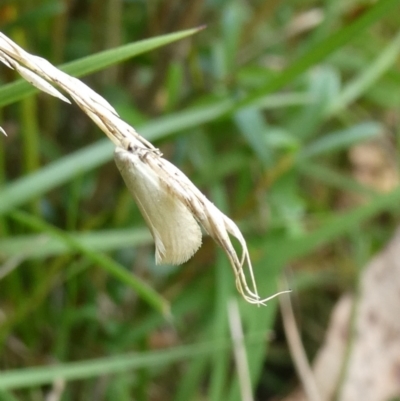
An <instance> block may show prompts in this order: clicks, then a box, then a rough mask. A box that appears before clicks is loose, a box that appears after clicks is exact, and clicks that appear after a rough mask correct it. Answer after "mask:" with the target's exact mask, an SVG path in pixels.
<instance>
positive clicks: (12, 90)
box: [0, 27, 203, 107]
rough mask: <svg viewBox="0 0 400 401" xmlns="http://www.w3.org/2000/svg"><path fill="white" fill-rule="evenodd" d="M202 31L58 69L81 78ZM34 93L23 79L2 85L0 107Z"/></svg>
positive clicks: (158, 39) (166, 37) (160, 38)
mask: <svg viewBox="0 0 400 401" xmlns="http://www.w3.org/2000/svg"><path fill="white" fill-rule="evenodd" d="M202 29H203V27H200V28H194V29H188V30H185V31H181V32H175V33H170V34H167V35H162V36H157V37H155V38H150V39H145V40H141V41H139V42H134V43H129V44H127V45H123V46H120V47H117V48H115V49H111V50H105V51H103V52H100V53H97V54H94V55H91V56H88V57H84V58H82V59H80V60H76V61H72V62H70V63H67V64H63V65H62V66H60V69H61V70H62V71H64V72H66V73H67V74H70V75H73V76H75V77H82V76H85V75H87V74H90V73H93V72H96V71H99V70H102V69H104V68H107V67H109V66H111V65H113V64H117V63H119V62H121V61H124V60H127V59H129V58H131V57H134V56H137V55H139V54H142V53H146V52H149V51H151V50H154V49H157V48H158V47H162V46H165V45H167V44H169V43H172V42H175V41H177V40H180V39H184V38H186V37H188V36H191V35H193V34H195V33H197V32H199V31H200V30H202ZM36 92H38V90H37V89H36V88H34V87H33V86H32V85H30V84H29V83H28V82H26V81H25V80H23V79H19V80H18V81H16V82H13V83H10V84H7V85H3V86H2V87H1V88H0V107H4V106H6V105H8V104H11V103H14V102H17V101H19V100H21V99H22V98H24V97H26V96H28V95H31V94H33V93H36Z"/></svg>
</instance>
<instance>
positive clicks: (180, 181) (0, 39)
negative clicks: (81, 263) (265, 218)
mask: <svg viewBox="0 0 400 401" xmlns="http://www.w3.org/2000/svg"><path fill="white" fill-rule="evenodd" d="M0 61H1V62H2V63H3V64H5V65H6V66H7V67H9V68H11V69H14V70H16V71H18V73H19V74H20V75H21V76H22V77H23V78H25V79H26V80H27V81H28V82H30V83H31V84H32V85H34V86H35V87H37V88H38V89H40V90H42V91H44V92H46V93H48V94H50V95H52V96H56V97H58V98H59V99H61V100H63V101H65V102H68V103H70V102H69V100H68V99H67V98H66V97H65V96H64V95H62V94H61V93H60V92H59V91H58V90H57V89H56V88H55V87H54V86H56V87H58V88H61V89H62V90H63V91H65V92H66V93H68V94H69V96H71V98H72V99H73V100H74V101H75V102H76V103H77V104H78V106H79V107H80V108H81V109H82V110H83V111H84V112H85V113H86V114H87V115H88V116H89V117H90V118H91V119H92V120H93V121H94V123H95V124H96V125H97V126H98V127H99V128H100V129H101V130H102V131H103V132H104V133H105V134H106V135H107V137H108V138H109V139H110V140H111V141H112V142H113V143H114V144H115V145H116V154H115V160H116V163H117V166H118V168H119V170H120V171H121V174H122V176H123V178H124V180H125V182H126V183H127V186H128V188H129V190H130V191H131V193H132V195H133V196H134V198H135V200H136V201H137V202H138V206H139V208H140V210H141V212H142V214H143V216H144V218H145V220H146V222H147V224H148V226H149V228H150V230H151V232H152V234H153V237H154V240H155V245H156V261H157V262H158V263H177V264H178V263H182V262H184V261H186V260H187V259H189V258H190V257H191V256H192V255H193V254H194V253H195V252H196V251H197V249H198V248H199V247H200V245H201V231H200V229H199V228H198V223H199V224H200V225H201V226H202V227H203V228H204V229H205V230H206V231H207V232H208V234H209V235H210V236H211V237H212V238H213V239H214V240H215V241H216V242H217V243H218V244H219V245H220V246H221V247H222V249H223V250H224V251H225V253H226V255H227V257H228V259H229V261H230V264H231V266H232V269H233V272H234V274H235V279H236V286H237V289H238V291H239V292H240V294H241V295H242V296H243V298H244V299H245V300H246V301H248V302H250V303H253V304H258V305H260V304H265V303H266V302H267V301H268V300H270V299H271V298H274V297H275V296H277V295H278V294H279V293H278V294H274V295H272V296H270V297H268V298H265V299H261V298H260V297H259V295H258V293H257V287H256V283H255V279H254V275H253V269H252V266H251V261H250V256H249V251H248V249H247V245H246V241H245V239H244V238H243V235H242V233H241V232H240V230H239V228H238V227H237V225H236V224H235V223H234V222H233V221H232V220H231V219H230V218H228V217H227V216H225V215H224V214H223V213H222V212H221V211H220V210H219V209H218V208H217V207H216V206H215V205H214V204H213V203H211V202H210V201H209V200H208V199H207V198H206V197H205V196H204V195H203V194H202V193H201V192H200V191H199V190H198V189H197V187H196V186H195V185H194V184H193V183H192V182H191V181H190V179H189V178H188V177H187V176H186V175H185V174H183V173H182V172H181V171H180V170H179V169H178V168H177V167H175V166H174V165H172V164H171V163H169V162H168V161H167V160H165V159H164V158H163V157H162V154H161V152H160V151H159V150H158V149H157V148H155V147H154V146H153V145H152V144H151V143H150V142H149V141H147V140H146V139H145V138H143V137H142V136H140V135H139V134H138V133H137V132H136V131H135V129H134V128H132V127H131V126H130V125H129V124H127V123H126V122H125V121H123V120H122V119H121V118H120V117H119V115H118V113H117V112H116V111H115V109H114V108H113V107H112V106H111V105H110V104H109V103H108V102H107V101H106V100H105V99H104V98H103V97H101V96H100V95H98V94H97V93H96V92H94V91H93V90H92V89H90V88H89V87H88V86H87V85H85V84H84V83H83V82H81V81H80V80H79V79H77V78H74V77H71V76H69V75H68V74H66V73H64V72H62V71H60V70H59V69H57V68H56V67H54V66H53V65H52V64H51V63H49V62H48V61H47V60H45V59H43V58H41V57H37V56H34V55H31V54H29V53H27V52H26V51H25V50H23V49H22V48H21V47H19V46H18V45H17V44H15V43H14V42H13V41H12V40H10V39H9V38H8V37H7V36H5V35H4V34H2V33H1V32H0ZM146 191H150V192H151V193H148V192H146ZM139 195H140V197H139ZM148 200H152V202H147V201H148ZM163 201H165V202H164V203H163ZM163 216H166V217H165V218H162V217H163ZM168 216H174V220H173V221H172V220H171V218H170V219H168ZM229 235H232V236H233V237H235V238H236V239H237V240H238V241H239V243H240V246H241V248H242V252H241V256H240V257H239V256H238V254H237V253H236V251H235V248H234V247H233V245H232V242H231V239H230V237H229ZM246 265H247V267H248V270H249V274H250V280H251V287H252V289H250V288H249V286H248V284H247V280H246V276H245V273H244V268H245V267H246Z"/></svg>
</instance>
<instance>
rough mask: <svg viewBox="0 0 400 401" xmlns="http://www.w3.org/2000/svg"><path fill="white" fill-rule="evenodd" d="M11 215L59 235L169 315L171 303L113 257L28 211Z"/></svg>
mask: <svg viewBox="0 0 400 401" xmlns="http://www.w3.org/2000/svg"><path fill="white" fill-rule="evenodd" d="M10 217H11V218H12V219H14V220H16V221H18V222H19V223H22V224H24V225H26V226H28V227H31V228H34V229H36V230H40V231H43V232H46V233H48V234H50V235H51V236H55V237H57V238H58V239H59V240H60V241H62V242H64V243H65V244H66V245H67V246H68V247H69V248H71V249H73V250H75V251H76V252H78V253H80V254H82V255H83V256H85V257H86V258H88V259H90V260H91V261H92V262H93V263H95V264H98V265H99V266H100V267H101V268H102V269H104V270H105V271H106V272H107V273H109V274H110V275H112V276H113V277H115V278H116V279H117V280H120V281H121V282H123V283H124V284H125V285H127V286H129V287H131V288H132V289H133V290H134V291H136V293H137V294H138V296H139V297H140V298H142V299H143V300H144V301H146V302H147V303H148V304H149V305H150V306H152V307H153V308H155V309H156V310H157V311H159V312H160V313H162V314H163V315H164V316H166V317H169V315H170V307H169V303H168V302H167V301H166V300H165V299H164V298H163V297H162V296H160V295H159V294H158V293H157V292H156V291H155V290H153V289H152V288H151V287H150V286H149V285H148V284H146V283H145V282H144V281H142V280H141V279H139V278H138V277H135V276H134V275H133V274H132V273H130V272H129V271H128V270H126V269H125V268H124V267H123V266H121V265H120V264H119V263H117V262H115V261H114V260H113V259H111V258H109V257H108V256H107V255H104V254H102V253H99V252H95V251H93V250H91V249H89V248H87V247H86V246H85V245H83V244H82V243H80V242H79V241H78V240H77V239H76V238H74V237H73V236H72V235H70V234H67V233H66V232H64V231H62V230H60V229H58V228H56V227H54V226H51V225H50V224H48V223H46V222H44V221H43V220H42V219H39V218H38V217H35V216H32V215H30V214H28V213H25V212H21V211H14V212H12V213H10Z"/></svg>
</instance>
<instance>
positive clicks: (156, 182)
mask: <svg viewBox="0 0 400 401" xmlns="http://www.w3.org/2000/svg"><path fill="white" fill-rule="evenodd" d="M114 159H115V163H116V165H117V167H118V170H119V171H120V173H121V175H122V178H123V179H124V181H125V184H126V186H127V187H128V190H129V192H130V193H131V195H132V196H133V198H134V199H135V201H136V204H137V205H138V207H139V209H140V212H141V213H142V215H143V217H144V219H145V220H146V223H147V225H148V227H149V229H150V231H151V234H152V235H153V238H154V242H155V246H156V263H157V264H174V265H175V264H182V263H184V262H186V261H187V260H188V259H190V258H191V257H192V256H193V255H194V253H196V251H197V250H198V249H199V248H200V246H201V238H202V234H201V230H200V227H199V225H198V224H197V222H196V220H195V218H194V217H193V214H192V213H191V212H190V211H189V209H188V208H187V206H185V205H184V204H183V203H182V202H181V201H180V200H179V199H177V197H176V196H175V195H174V194H173V193H172V192H171V191H170V190H169V188H168V186H167V185H166V184H165V182H164V181H162V180H161V179H160V177H159V176H158V175H157V174H156V173H155V172H154V171H153V169H152V168H151V167H150V166H149V165H148V164H147V163H146V161H144V160H142V158H141V156H140V155H139V154H136V153H134V152H131V151H129V150H125V149H123V148H121V147H117V148H116V149H115V152H114Z"/></svg>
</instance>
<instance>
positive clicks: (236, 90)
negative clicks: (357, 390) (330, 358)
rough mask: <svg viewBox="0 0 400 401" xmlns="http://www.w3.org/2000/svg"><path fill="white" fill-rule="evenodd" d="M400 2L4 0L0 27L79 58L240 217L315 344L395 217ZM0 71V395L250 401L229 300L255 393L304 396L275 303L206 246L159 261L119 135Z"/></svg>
mask: <svg viewBox="0 0 400 401" xmlns="http://www.w3.org/2000/svg"><path fill="white" fill-rule="evenodd" d="M398 7H399V1H397V0H379V1H376V2H372V1H359V0H350V1H349V0H343V1H336V0H335V1H334V0H326V1H316V0H305V1H291V2H283V1H282V2H281V1H276V0H270V1H266V0H251V1H244V0H208V1H201V0H192V1H182V0H165V1H145V0H126V1H121V0H107V1H100V0H92V1H73V0H64V1H61V0H53V1H48V0H46V1H44V0H33V1H32V0H30V1H23V0H19V1H18V0H16V1H7V0H6V1H2V2H1V4H0V25H1V31H2V32H4V33H5V34H6V35H8V36H9V37H10V38H12V39H13V40H14V41H16V42H17V43H18V44H20V45H21V46H22V47H23V48H25V49H26V50H27V51H29V52H30V53H33V54H37V55H40V56H42V57H44V58H46V59H48V60H49V61H50V62H52V63H53V64H55V65H61V64H64V63H70V62H71V63H70V64H69V65H68V66H65V68H67V69H68V68H69V70H68V71H70V72H71V73H73V74H75V75H77V76H82V75H85V78H84V81H85V82H87V83H88V84H89V85H90V86H91V87H92V88H93V89H95V90H96V91H97V92H99V93H100V94H102V95H103V96H104V97H105V98H106V99H107V100H109V101H110V103H111V104H113V106H114V107H115V108H116V109H117V110H118V112H119V113H120V114H121V115H122V116H123V118H124V119H125V120H126V121H128V122H129V123H131V124H132V125H133V126H134V127H135V128H137V130H138V131H139V132H140V133H141V134H142V135H143V136H145V137H146V138H148V139H150V140H151V141H152V142H153V143H155V145H156V146H158V147H160V148H161V150H162V151H163V153H164V155H165V157H166V158H168V159H169V160H171V161H172V162H173V163H175V164H176V165H178V166H179V167H180V168H181V169H182V170H183V171H184V172H185V173H186V174H187V175H189V176H190V177H191V179H192V180H193V181H194V182H195V183H196V184H197V185H198V186H199V187H200V188H201V189H202V190H203V192H205V193H206V194H207V195H208V196H209V198H211V199H212V200H213V202H214V203H216V204H217V205H218V206H219V207H220V208H221V209H222V210H223V211H224V212H225V213H226V214H227V215H229V216H230V217H232V218H233V219H234V220H235V221H236V222H237V223H238V224H239V226H240V227H241V229H242V230H243V233H244V235H245V237H246V239H247V241H248V244H249V248H250V252H251V256H252V260H253V264H254V268H255V272H256V277H257V282H258V288H259V291H260V293H261V295H263V296H267V295H269V294H271V293H273V292H274V291H276V289H277V280H278V277H281V276H282V275H283V274H284V275H285V276H286V277H287V281H288V284H285V285H287V286H289V287H291V288H292V289H293V293H292V302H293V304H294V308H295V312H296V317H297V320H298V324H299V327H300V330H301V333H302V336H303V341H304V345H305V347H306V350H307V351H308V354H309V357H310V358H312V357H313V355H314V354H315V352H316V350H317V349H318V346H319V345H320V344H321V342H322V340H323V336H324V332H325V328H326V324H327V320H328V317H329V313H330V310H331V308H332V306H333V304H334V302H335V300H336V299H337V298H338V296H339V295H340V294H342V293H343V292H346V291H354V290H355V289H356V288H357V282H358V278H359V275H360V274H361V272H362V268H363V266H364V265H365V263H366V262H367V261H368V260H369V259H370V258H371V256H372V255H374V254H375V253H376V252H377V251H378V250H380V249H381V248H382V247H383V246H384V245H385V244H386V242H387V241H388V239H389V238H390V237H391V236H392V234H393V231H394V228H395V226H396V224H397V221H398V205H399V201H400V188H398V168H397V163H398V160H399V144H398V126H399V121H398V115H399V114H398V108H399V100H400V73H399V69H398V63H399V61H398V60H399V59H398V54H399V50H400V33H399V31H398V11H399V9H398ZM203 24H206V25H207V29H205V30H202V31H200V32H198V33H196V34H195V35H194V36H190V37H189V38H186V39H183V40H181V41H178V42H175V43H173V44H170V45H168V46H164V44H165V43H167V42H168V41H170V40H172V39H170V38H169V37H167V39H165V37H162V35H165V34H167V33H170V32H177V31H181V30H185V29H188V28H194V27H198V26H201V25H203ZM145 38H156V41H154V42H151V43H149V42H145V43H144V44H143V42H139V41H141V40H142V39H145ZM157 40H158V41H157ZM130 42H133V43H134V44H133V45H132V47H129V48H128V49H127V48H125V47H123V48H120V49H119V50H118V51H116V52H110V53H108V54H107V55H106V57H99V58H95V57H91V56H93V55H96V54H97V53H99V52H100V51H103V50H105V49H114V48H118V47H119V46H121V45H125V44H128V43H130ZM157 46H161V47H158V48H156V47H157ZM150 50H152V51H150ZM133 55H135V57H134V58H130V57H132V56H133ZM72 62H74V63H72ZM106 67H107V68H106ZM89 73H90V75H89ZM0 79H1V82H2V87H1V88H0V105H1V107H2V109H1V126H3V127H4V128H5V130H6V132H7V133H8V135H9V137H8V138H0V140H1V142H2V145H1V147H0V185H1V186H0V213H1V216H0V258H1V259H0V262H1V264H0V344H1V348H0V350H1V351H0V368H1V369H2V370H7V371H8V372H7V373H4V372H3V374H1V375H0V389H1V392H0V399H2V400H3V399H4V400H42V399H45V397H46V394H48V392H49V391H50V390H51V391H53V394H57V392H58V391H59V394H60V398H59V399H61V400H65V401H67V400H88V399H96V400H116V399H118V400H121V401H123V400H132V399H137V400H145V399H148V400H177V401H179V400H199V399H207V400H239V399H240V397H241V396H240V392H239V380H238V373H237V371H236V369H235V365H234V362H233V356H232V355H233V354H232V346H231V340H230V333H229V324H228V315H227V301H228V300H231V299H236V298H238V305H239V310H240V316H241V319H242V324H243V329H244V333H245V337H246V350H247V357H248V361H249V367H250V377H251V382H252V385H253V388H254V394H255V396H256V399H259V400H267V399H271V398H272V397H280V396H282V395H284V394H287V393H288V392H290V390H292V389H293V388H294V387H295V385H296V376H295V374H294V370H293V367H292V366H293V365H292V362H291V358H290V354H289V351H288V349H287V347H286V345H285V340H284V335H283V332H282V329H281V324H280V320H279V316H278V314H277V311H278V309H277V302H275V301H274V302H270V303H269V305H268V307H265V308H257V307H254V306H251V305H247V304H245V303H244V302H243V301H242V300H240V299H239V296H238V294H237V293H236V290H235V286H234V281H233V277H232V274H231V271H230V267H229V264H228V261H227V260H226V258H225V256H224V255H223V253H222V252H221V251H220V250H219V249H217V247H216V245H215V244H214V243H213V242H212V241H211V240H210V239H209V238H205V239H204V244H203V247H202V248H201V249H200V251H199V252H198V253H197V254H196V255H195V257H194V258H193V259H192V260H190V261H189V262H188V263H187V264H186V265H185V266H178V267H171V266H167V267H166V266H155V264H154V250H153V247H152V241H151V237H150V234H149V232H148V230H147V228H146V227H145V226H144V222H143V219H142V217H141V216H140V214H139V212H138V210H137V207H136V205H135V204H134V202H133V200H132V199H131V198H130V196H129V194H128V192H127V190H126V188H125V187H124V185H123V183H122V179H121V178H120V176H119V174H118V171H117V169H116V167H115V165H114V163H113V162H112V161H111V159H112V145H111V144H110V143H109V141H108V140H107V139H104V138H103V137H102V133H101V132H100V131H99V130H98V129H97V128H96V127H95V126H94V125H93V124H92V123H91V121H90V120H89V119H88V118H87V117H86V116H85V115H84V114H83V113H82V112H81V111H80V110H79V109H78V108H77V107H76V106H68V105H66V104H62V103H61V102H60V101H59V100H57V99H53V98H50V97H49V96H47V95H45V94H39V95H32V90H31V89H29V86H28V85H23V84H10V83H11V82H13V81H15V80H16V79H17V77H16V76H15V74H14V73H13V72H12V71H10V70H8V69H7V68H1V69H0ZM6 106H7V107H6ZM146 284H147V285H146ZM149 288H152V289H154V290H155V291H154V292H150V293H149ZM28 368H29V369H28ZM57 377H63V378H64V379H65V380H66V382H64V383H63V382H60V381H55V379H56V378H57ZM57 389H58V390H57Z"/></svg>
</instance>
